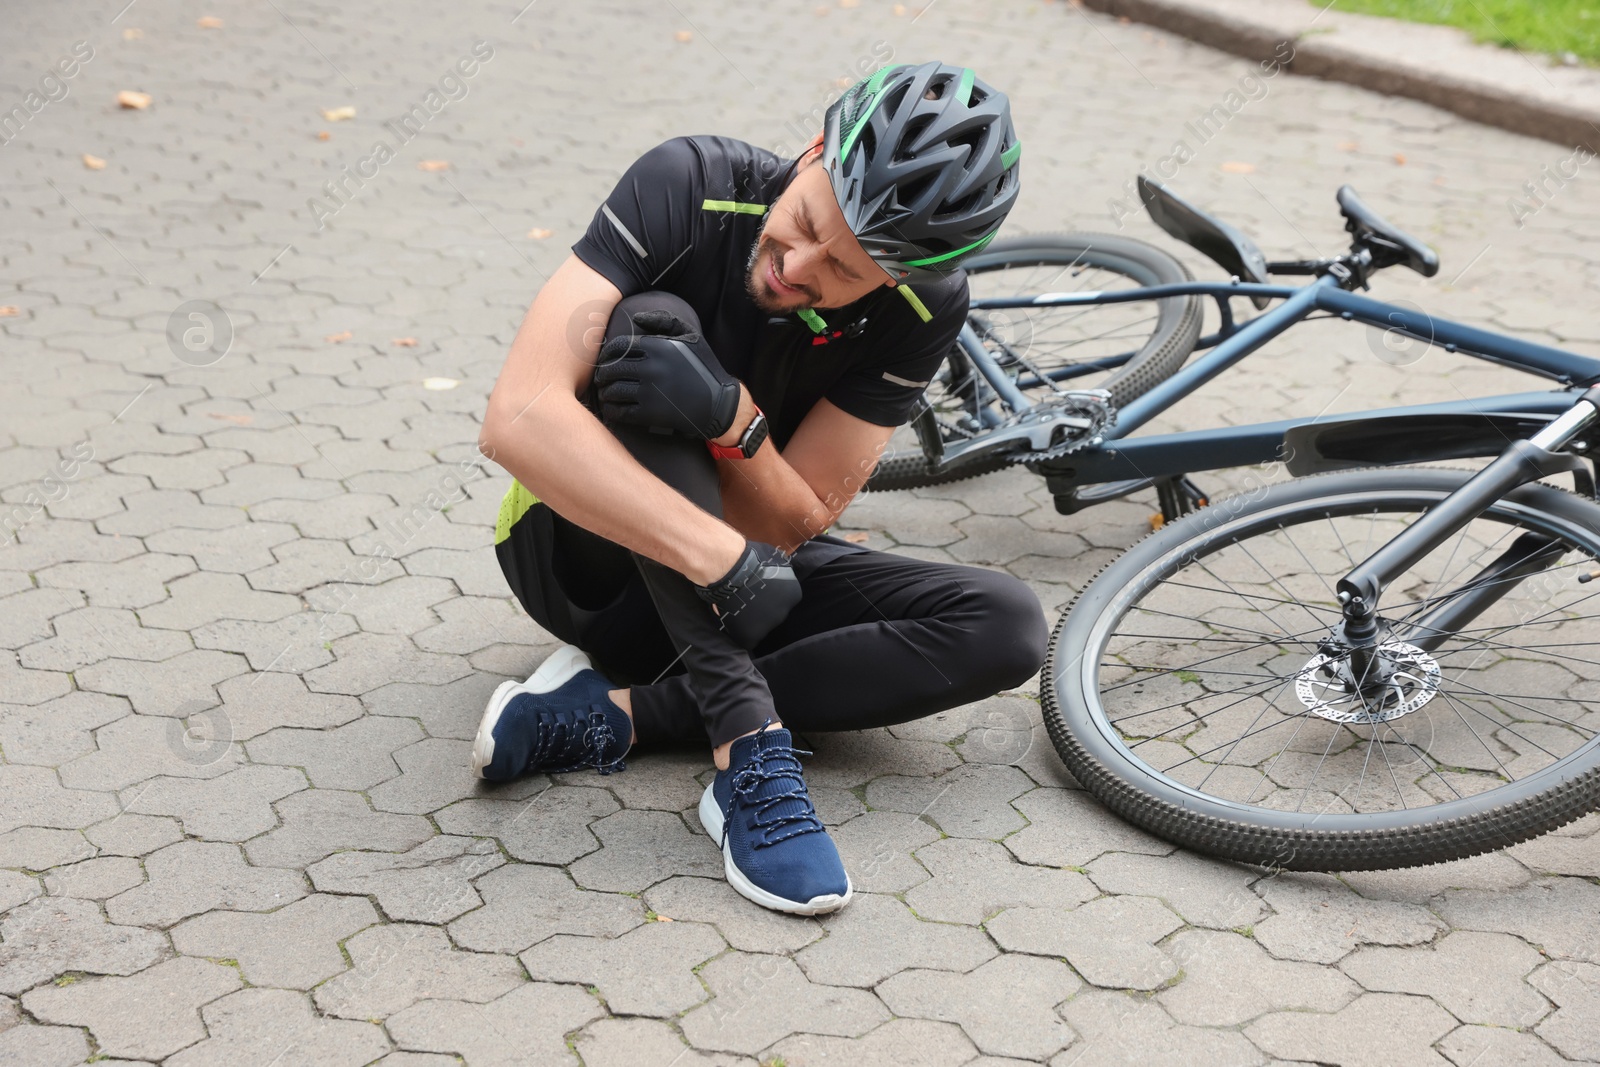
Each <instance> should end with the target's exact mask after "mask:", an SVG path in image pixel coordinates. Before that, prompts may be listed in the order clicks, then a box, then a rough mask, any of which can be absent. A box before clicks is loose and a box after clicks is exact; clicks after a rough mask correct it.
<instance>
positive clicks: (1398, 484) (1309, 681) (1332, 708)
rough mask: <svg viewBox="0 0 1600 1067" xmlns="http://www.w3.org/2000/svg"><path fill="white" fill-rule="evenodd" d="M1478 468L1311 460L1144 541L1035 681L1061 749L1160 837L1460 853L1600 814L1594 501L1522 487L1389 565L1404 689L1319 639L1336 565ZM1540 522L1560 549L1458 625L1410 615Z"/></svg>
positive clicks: (1398, 856) (1378, 865) (1392, 638)
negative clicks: (1374, 466) (1359, 674)
mask: <svg viewBox="0 0 1600 1067" xmlns="http://www.w3.org/2000/svg"><path fill="white" fill-rule="evenodd" d="M1469 475H1470V472H1464V471H1439V470H1380V471H1359V472H1350V473H1338V474H1331V475H1322V476H1317V477H1313V478H1305V479H1300V480H1298V481H1293V482H1288V483H1284V484H1281V485H1276V486H1273V487H1272V488H1270V489H1268V490H1266V491H1265V492H1263V493H1260V494H1259V495H1258V497H1257V499H1254V500H1251V499H1247V498H1240V497H1236V498H1233V499H1232V500H1224V501H1221V502H1219V503H1217V504H1214V505H1213V506H1211V507H1209V508H1206V509H1205V510H1203V511H1200V512H1197V513H1195V514H1193V515H1190V516H1187V517H1185V518H1184V519H1182V520H1180V521H1178V522H1175V523H1172V524H1171V525H1169V526H1167V527H1165V528H1164V529H1162V530H1160V531H1158V532H1156V533H1155V534H1153V535H1151V536H1150V537H1148V538H1146V539H1145V540H1144V541H1142V542H1140V543H1139V544H1137V545H1135V546H1134V547H1133V548H1132V549H1130V550H1129V551H1128V552H1127V554H1125V555H1124V556H1122V557H1121V558H1120V559H1118V560H1117V561H1116V562H1114V563H1112V564H1111V565H1110V566H1109V567H1108V568H1106V570H1105V571H1103V572H1102V573H1101V574H1100V575H1099V577H1097V578H1096V579H1095V580H1094V581H1093V582H1092V583H1091V584H1090V585H1089V586H1088V587H1087V588H1086V589H1085V590H1084V591H1083V594H1082V595H1081V596H1080V597H1079V599H1078V600H1077V602H1076V603H1075V604H1074V605H1073V606H1072V607H1071V608H1069V609H1068V611H1067V613H1066V614H1065V615H1064V616H1063V617H1062V619H1061V622H1060V624H1059V625H1058V626H1057V628H1056V631H1055V634H1054V635H1053V636H1052V638H1051V642H1050V653H1049V656H1048V658H1047V660H1046V663H1045V668H1044V672H1043V674H1042V677H1041V697H1042V703H1043V705H1044V719H1045V722H1046V724H1047V726H1048V728H1049V732H1050V737H1051V740H1052V742H1053V743H1054V744H1055V747H1056V750H1057V752H1059V753H1060V755H1061V758H1062V760H1063V761H1064V762H1065V763H1066V765H1067V767H1068V768H1069V769H1070V770H1071V771H1072V773H1073V774H1074V775H1075V776H1076V777H1077V779H1078V780H1079V781H1080V782H1081V783H1083V785H1084V786H1085V787H1086V788H1088V789H1089V790H1090V791H1091V792H1093V793H1094V794H1095V796H1097V797H1099V798H1100V800H1101V801H1102V802H1103V803H1104V804H1105V805H1106V806H1107V807H1109V808H1110V809H1111V810H1112V811H1114V812H1116V813H1117V814H1119V815H1121V816H1122V817H1123V818H1126V819H1127V820H1128V821H1130V822H1133V823H1135V824H1137V825H1139V826H1141V827H1143V828H1144V829H1146V830H1149V831H1151V832H1152V833H1155V834H1158V835H1160V836H1162V837H1164V838H1166V839H1168V840H1170V841H1173V842H1175V843H1177V844H1180V845H1184V846H1186V847H1189V848H1193V849H1196V850H1198V851H1201V852H1207V853H1211V854H1213V855H1218V856H1223V857H1226V858H1230V859H1236V860H1244V861H1246V862H1250V863H1257V864H1262V865H1264V866H1271V867H1280V868H1286V869H1290V870H1378V869H1385V868H1392V867H1407V866H1415V865H1420V864H1426V863H1437V862H1441V861H1444V860H1450V859H1458V858H1461V857H1464V856H1471V855H1476V854H1477V853H1480V852H1486V851H1489V850H1491V849H1496V848H1502V847H1504V846H1506V845H1510V844H1514V843H1516V842H1518V841H1522V840H1526V839H1527V838H1529V837H1533V836H1535V835H1537V834H1540V833H1543V832H1545V831H1546V830H1550V829H1554V828H1555V827H1557V826H1560V825H1562V824H1564V823H1567V822H1569V821H1571V820H1572V819H1575V818H1577V817H1579V816H1581V815H1583V814H1585V813H1587V812H1589V811H1591V810H1593V809H1594V808H1595V806H1596V804H1597V799H1600V747H1597V742H1596V733H1597V731H1600V663H1597V662H1596V661H1597V660H1600V656H1597V654H1596V653H1597V652H1600V600H1597V599H1596V598H1597V597H1600V584H1586V583H1587V576H1588V575H1589V574H1590V573H1591V572H1593V571H1594V570H1595V568H1596V557H1597V555H1600V504H1597V503H1596V502H1595V501H1592V500H1589V499H1586V498H1583V497H1578V496H1573V495H1571V494H1569V493H1564V492H1562V491H1560V490H1558V489H1554V488H1551V487H1549V486H1545V485H1528V486H1523V487H1522V488H1520V489H1518V490H1516V491H1515V492H1513V493H1511V494H1510V495H1508V496H1507V497H1506V498H1504V499H1502V500H1501V501H1499V502H1498V503H1496V504H1495V505H1494V506H1493V507H1492V508H1491V509H1489V510H1488V511H1487V512H1485V513H1484V515H1483V516H1481V517H1480V518H1478V519H1475V520H1473V521H1472V522H1471V523H1469V524H1468V525H1467V526H1466V527H1464V528H1463V529H1462V530H1461V532H1460V533H1459V535H1457V536H1453V537H1452V538H1451V539H1450V540H1448V541H1447V542H1445V544H1443V545H1442V546H1441V547H1440V548H1439V549H1437V550H1435V551H1434V552H1432V553H1430V554H1429V555H1428V556H1427V557H1425V558H1424V559H1423V560H1422V561H1421V562H1419V563H1418V564H1417V565H1416V567H1415V568H1413V569H1412V570H1411V571H1408V572H1407V573H1406V574H1405V575H1403V576H1402V578H1401V579H1400V580H1398V581H1396V582H1394V583H1391V585H1390V587H1389V590H1388V591H1387V592H1386V593H1385V595H1384V599H1383V602H1382V603H1381V604H1380V607H1379V613H1380V617H1381V618H1382V619H1383V624H1384V625H1385V626H1386V627H1389V629H1388V630H1387V631H1384V633H1385V636H1384V637H1383V638H1382V642H1383V643H1382V644H1381V645H1380V646H1379V647H1380V660H1381V661H1382V662H1383V663H1385V664H1386V665H1387V669H1392V671H1393V674H1392V676H1391V679H1390V680H1391V681H1392V683H1393V685H1392V691H1386V692H1385V693H1383V694H1381V695H1373V694H1372V693H1370V692H1369V693H1368V694H1366V695H1363V694H1361V693H1356V694H1354V695H1352V694H1351V693H1350V692H1348V691H1346V689H1345V688H1343V687H1342V685H1341V683H1340V667H1341V659H1340V656H1341V654H1340V653H1339V652H1338V651H1337V649H1335V648H1333V647H1332V646H1326V645H1320V642H1321V641H1322V639H1323V638H1326V637H1327V636H1328V635H1329V633H1330V630H1331V628H1332V627H1333V625H1334V624H1336V623H1337V622H1338V621H1339V619H1340V612H1339V604H1338V602H1337V601H1336V600H1335V597H1334V591H1333V587H1334V584H1335V583H1336V582H1337V581H1338V579H1339V578H1341V577H1343V576H1344V574H1346V573H1347V572H1348V571H1349V570H1351V569H1352V568H1353V567H1354V566H1355V564H1356V563H1358V562H1360V561H1361V560H1363V559H1365V558H1366V556H1367V555H1369V554H1370V553H1371V552H1372V551H1373V550H1375V549H1376V548H1378V546H1380V545H1382V544H1384V543H1386V542H1387V541H1389V540H1390V539H1391V538H1392V537H1393V536H1394V535H1395V534H1397V533H1398V532H1399V531H1400V530H1401V529H1403V528H1404V527H1405V526H1406V525H1407V524H1409V523H1410V522H1411V521H1414V520H1415V519H1416V517H1417V516H1419V515H1420V514H1421V513H1422V512H1424V511H1426V510H1427V509H1428V508H1430V507H1433V506H1434V505H1436V504H1438V502H1439V501H1440V500H1442V499H1444V497H1445V496H1447V495H1448V494H1449V493H1450V492H1452V491H1453V490H1454V489H1456V488H1458V487H1459V486H1460V485H1461V484H1462V482H1463V481H1465V479H1466V478H1467V477H1469ZM1529 533H1532V534H1535V535H1542V536H1544V537H1548V538H1552V539H1554V547H1553V548H1552V552H1557V551H1558V552H1559V553H1560V554H1559V556H1552V557H1549V558H1545V561H1544V562H1543V563H1542V564H1541V566H1540V569H1538V570H1537V571H1536V572H1535V573H1533V574H1531V575H1529V576H1528V577H1526V578H1523V579H1520V580H1511V581H1506V582H1505V586H1506V588H1505V595H1504V596H1502V597H1500V598H1499V599H1498V600H1496V601H1495V602H1493V603H1492V604H1491V605H1490V606H1489V607H1488V608H1487V609H1486V610H1484V611H1483V612H1482V613H1481V614H1480V615H1478V616H1477V617H1476V618H1475V619H1473V620H1472V621H1470V622H1468V623H1466V624H1465V626H1464V628H1462V629H1461V630H1459V631H1458V632H1454V633H1450V634H1449V635H1448V636H1444V635H1441V634H1439V633H1438V632H1437V631H1435V632H1434V634H1433V635H1432V636H1428V635H1426V629H1427V628H1426V627H1418V626H1416V625H1415V623H1416V621H1417V620H1418V619H1419V618H1421V617H1422V616H1423V615H1424V613H1425V612H1428V611H1431V610H1433V609H1434V608H1436V607H1438V606H1439V605H1442V604H1446V603H1450V602H1451V601H1452V597H1451V592H1452V590H1455V591H1458V592H1459V590H1460V589H1461V588H1462V586H1463V585H1464V583H1466V582H1467V581H1469V580H1470V579H1471V578H1472V576H1473V575H1475V574H1480V573H1482V572H1483V571H1484V569H1485V568H1486V567H1487V566H1488V565H1489V563H1490V562H1491V561H1492V560H1494V559H1496V558H1497V557H1499V556H1500V555H1501V554H1502V553H1506V552H1508V551H1509V550H1511V546H1512V545H1513V543H1515V542H1517V541H1518V538H1519V536H1521V535H1524V534H1529ZM1526 543H1527V542H1523V544H1526ZM1580 579H1582V580H1580ZM1434 617H1437V616H1434ZM1412 642H1416V643H1412ZM1418 643H1420V644H1423V645H1428V646H1430V647H1429V648H1428V649H1427V650H1424V649H1423V648H1420V647H1417V644H1418ZM1344 662H1345V663H1347V662H1348V654H1344ZM1324 666H1326V667H1327V668H1328V669H1327V670H1323V669H1322V668H1323V667H1324ZM1346 677H1347V675H1346Z"/></svg>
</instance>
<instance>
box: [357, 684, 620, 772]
mask: <svg viewBox="0 0 1600 1067" xmlns="http://www.w3.org/2000/svg"><path fill="white" fill-rule="evenodd" d="M503 681H505V679H504V678H502V677H499V676H495V675H489V674H483V673H477V674H471V675H468V676H467V677H465V678H460V679H457V680H456V681H454V682H449V683H446V684H444V685H419V684H413V683H408V682H396V683H395V684H393V685H385V686H381V687H380V688H378V689H375V690H373V691H372V692H370V693H367V694H365V695H364V696H363V697H362V698H361V700H362V702H363V703H364V704H365V705H366V707H367V710H368V712H369V713H370V714H373V715H398V716H403V717H405V718H412V719H416V720H418V721H419V722H421V723H422V728H423V729H424V730H426V731H427V732H428V736H429V737H454V738H457V739H459V740H462V741H471V740H472V739H473V738H474V737H476V736H477V734H478V720H479V719H481V718H483V709H484V708H485V707H486V706H487V705H488V703H489V696H490V694H491V693H493V692H494V691H495V688H496V687H498V686H499V684H500V683H501V682H503ZM632 766H633V765H632V763H631V762H630V763H629V772H628V773H630V774H631V773H633V771H632Z"/></svg>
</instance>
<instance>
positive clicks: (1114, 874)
mask: <svg viewBox="0 0 1600 1067" xmlns="http://www.w3.org/2000/svg"><path fill="white" fill-rule="evenodd" d="M1089 877H1090V878H1091V879H1093V881H1094V884H1095V885H1097V886H1099V887H1100V888H1101V889H1103V890H1105V891H1106V892H1107V893H1127V894H1136V895H1139V896H1149V897H1158V898H1160V900H1161V901H1162V902H1163V903H1165V904H1166V905H1167V907H1169V908H1171V909H1172V910H1173V911H1175V912H1177V913H1178V914H1179V915H1181V916H1182V917H1183V918H1184V919H1185V920H1187V921H1188V922H1189V923H1191V924H1192V925H1195V926H1204V927H1209V928H1211V929H1213V930H1233V929H1236V928H1238V927H1241V926H1249V925H1251V924H1252V923H1254V922H1257V921H1258V920H1260V919H1262V918H1265V917H1266V915H1267V914H1268V912H1267V907H1266V904H1265V903H1264V902H1263V901H1262V900H1261V898H1260V897H1258V896H1256V895H1255V893H1253V892H1251V890H1250V886H1251V884H1252V883H1254V882H1256V881H1258V880H1259V879H1260V878H1261V872H1260V871H1259V870H1255V869H1252V868H1249V867H1243V866H1240V865H1238V864H1233V863H1226V862H1222V861H1218V860H1211V859H1205V858H1203V857H1200V856H1185V857H1184V861H1183V862H1182V863H1178V864H1174V863H1170V862H1168V861H1166V860H1164V859H1161V858H1158V857H1155V856H1142V855H1137V854H1135V853H1132V852H1113V853H1111V854H1109V855H1106V856H1102V857H1100V858H1099V859H1097V860H1095V861H1094V862H1093V863H1091V864H1090V865H1089Z"/></svg>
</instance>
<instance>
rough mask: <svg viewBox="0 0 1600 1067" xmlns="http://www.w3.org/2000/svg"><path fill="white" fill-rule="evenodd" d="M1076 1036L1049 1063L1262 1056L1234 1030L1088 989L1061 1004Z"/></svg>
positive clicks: (1225, 1061) (1127, 1066) (1242, 1064)
mask: <svg viewBox="0 0 1600 1067" xmlns="http://www.w3.org/2000/svg"><path fill="white" fill-rule="evenodd" d="M1061 1013H1062V1015H1064V1016H1065V1017H1066V1020H1067V1022H1069V1023H1071V1024H1072V1028H1073V1029H1074V1030H1076V1031H1077V1032H1078V1035H1079V1040H1078V1041H1077V1042H1075V1043H1074V1044H1073V1045H1072V1046H1071V1047H1069V1048H1068V1049H1067V1050H1066V1051H1065V1052H1063V1053H1061V1054H1060V1055H1059V1056H1056V1057H1055V1058H1054V1059H1052V1060H1051V1061H1050V1063H1051V1065H1052V1067H1067V1065H1069V1064H1073V1065H1081V1067H1110V1065H1112V1064H1116V1065H1119V1067H1134V1065H1139V1067H1145V1065H1149V1067H1186V1065H1187V1064H1193V1063H1204V1064H1207V1065H1210V1064H1216V1065H1217V1067H1254V1065H1256V1064H1260V1063H1264V1062H1265V1060H1266V1057H1264V1056H1262V1055H1261V1053H1260V1051H1258V1050H1257V1049H1255V1048H1253V1047H1252V1046H1251V1044H1250V1042H1249V1041H1246V1040H1245V1039H1244V1037H1243V1036H1242V1035H1240V1034H1238V1033H1236V1032H1230V1031H1226V1030H1217V1029H1211V1028H1208V1027H1199V1026H1183V1025H1180V1024H1178V1023H1175V1022H1173V1020H1172V1019H1171V1018H1169V1017H1168V1016H1167V1014H1166V1012H1164V1011H1162V1010H1161V1008H1160V1007H1159V1006H1158V1005H1157V1004H1156V1003H1155V1002H1154V1001H1150V1000H1146V999H1144V998H1143V997H1133V996H1129V995H1127V994H1125V993H1113V992H1111V991H1109V990H1103V989H1090V990H1086V991H1084V992H1083V993H1081V994H1079V995H1078V996H1076V997H1074V998H1073V999H1072V1000H1071V1001H1069V1002H1068V1003H1067V1004H1066V1005H1064V1006H1063V1007H1062V1012H1061Z"/></svg>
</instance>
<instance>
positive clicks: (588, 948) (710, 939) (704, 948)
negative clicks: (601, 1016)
mask: <svg viewBox="0 0 1600 1067" xmlns="http://www.w3.org/2000/svg"><path fill="white" fill-rule="evenodd" d="M726 947H727V945H726V944H725V943H724V942H723V940H722V937H721V936H720V935H719V934H718V933H717V932H716V930H715V929H713V928H712V927H710V926H707V925H705V924H704V923H698V922H683V921H678V922H650V923H645V924H643V925H642V926H637V927H635V928H634V929H632V930H630V931H628V932H627V933H625V934H623V935H622V936H621V937H619V938H616V939H615V940H610V941H602V940H599V939H597V938H592V937H578V936H573V935H570V934H557V935H556V936H554V937H551V938H549V939H548V940H545V941H541V942H540V943H539V944H537V945H535V946H534V947H533V948H530V949H528V950H527V951H526V952H524V953H522V955H521V957H520V959H521V960H522V963H523V965H524V966H525V967H527V969H528V974H529V975H530V976H532V978H533V979H534V980H535V981H553V982H578V983H582V984H584V985H589V986H594V987H597V988H598V989H599V991H600V996H601V997H602V998H603V999H604V1000H605V1002H606V1005H607V1007H609V1008H610V1010H611V1011H613V1012H615V1013H618V1014H622V1015H655V1016H662V1017H667V1018H671V1017H673V1016H676V1015H678V1014H680V1013H682V1012H684V1011H687V1010H688V1009H689V1008H692V1007H694V1006H695V1005H696V1004H699V1003H700V1002H701V1001H703V1000H705V999H706V996H707V994H706V990H705V987H704V986H702V985H701V984H700V981H699V979H698V978H697V977H696V975H695V968H697V967H698V966H699V965H700V964H702V963H704V962H705V961H706V960H708V959H710V958H711V957H713V956H715V955H717V954H718V953H720V952H722V951H723V950H724V949H725V948H726Z"/></svg>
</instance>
